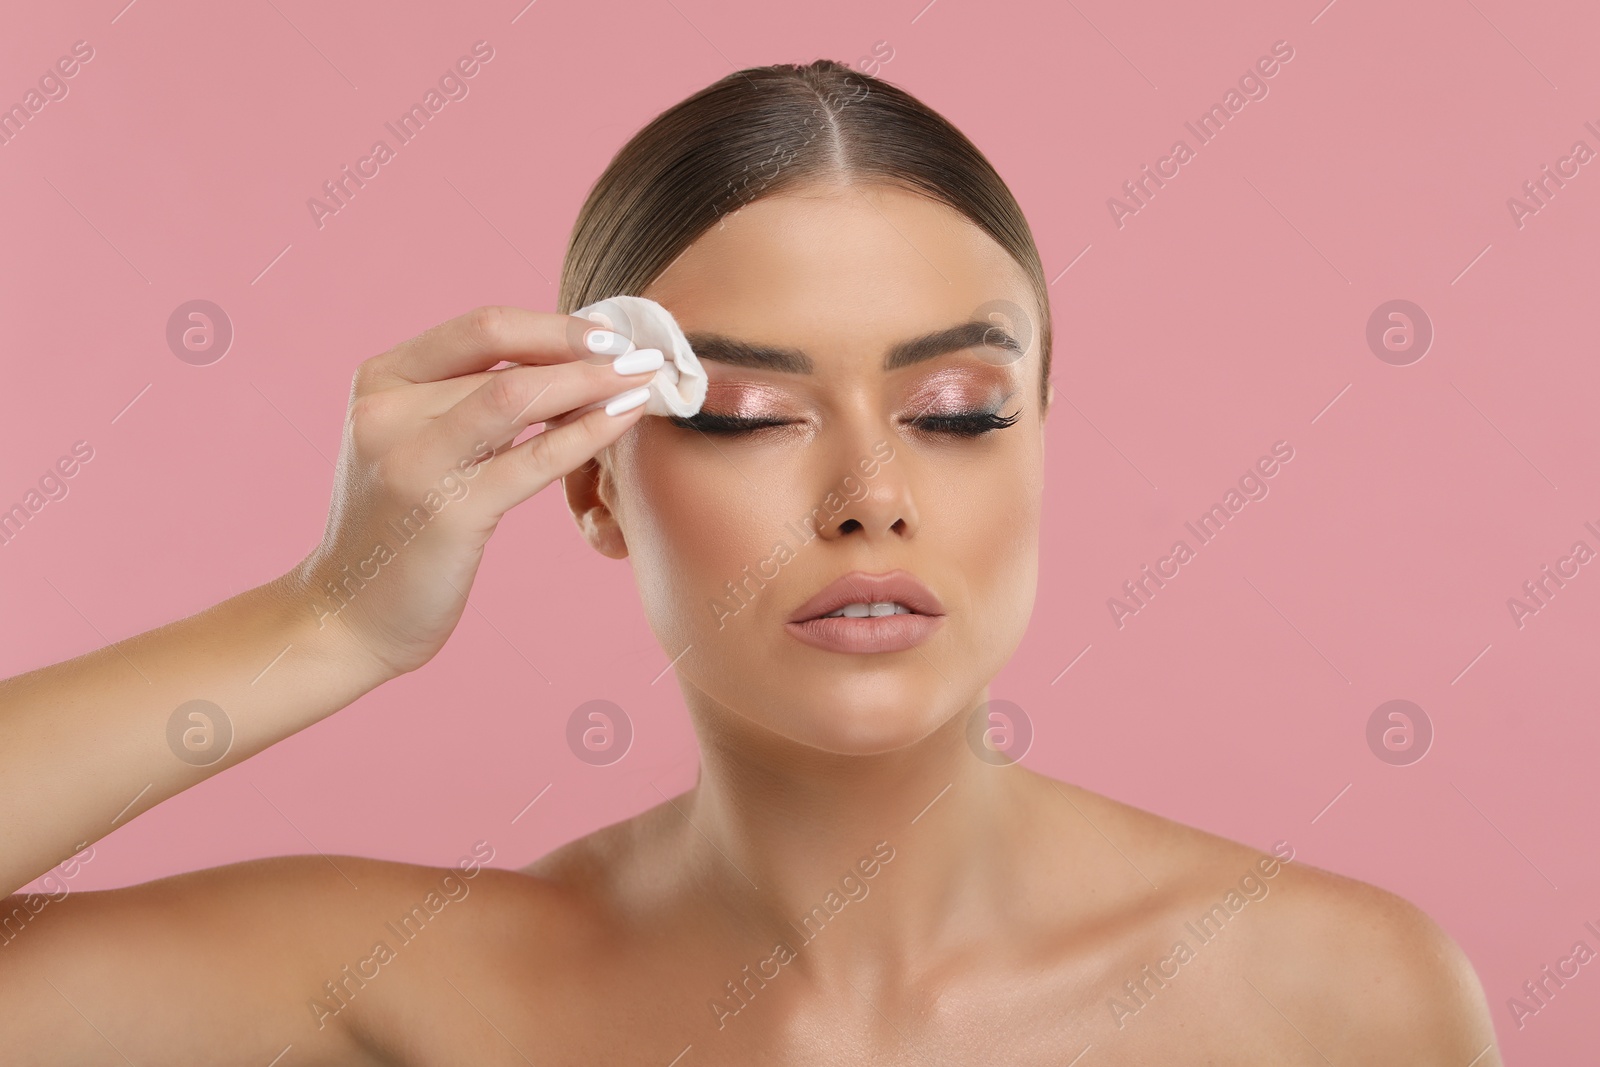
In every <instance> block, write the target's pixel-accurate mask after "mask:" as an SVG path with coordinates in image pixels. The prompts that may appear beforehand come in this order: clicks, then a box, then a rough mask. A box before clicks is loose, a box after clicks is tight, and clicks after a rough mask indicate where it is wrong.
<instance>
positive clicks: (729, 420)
mask: <svg viewBox="0 0 1600 1067" xmlns="http://www.w3.org/2000/svg"><path fill="white" fill-rule="evenodd" d="M667 421H668V422H670V423H672V425H674V426H680V427H682V428H683V429H685V430H699V431H700V432H701V433H707V434H716V435H719V436H723V437H735V436H738V435H739V434H746V433H753V432H755V431H756V430H765V429H768V428H770V427H773V426H786V425H788V420H786V419H750V418H742V417H740V416H738V415H719V414H717V413H716V412H714V411H701V412H699V413H697V414H695V415H693V416H691V417H689V418H687V419H686V418H683V417H682V416H680V415H670V416H668V417H667Z"/></svg>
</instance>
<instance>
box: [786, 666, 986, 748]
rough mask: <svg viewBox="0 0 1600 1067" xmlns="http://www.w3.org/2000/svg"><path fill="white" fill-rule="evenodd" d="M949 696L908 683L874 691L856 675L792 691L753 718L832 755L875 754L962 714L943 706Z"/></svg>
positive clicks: (903, 744) (909, 743)
mask: <svg viewBox="0 0 1600 1067" xmlns="http://www.w3.org/2000/svg"><path fill="white" fill-rule="evenodd" d="M939 688H941V689H943V688H945V687H944V686H943V685H942V684H941V685H940V687H939ZM795 697H798V698H799V699H798V700H796V699H795ZM947 700H948V696H945V697H943V698H942V699H940V700H939V701H938V702H935V699H934V694H932V693H925V692H922V691H921V689H920V687H907V686H896V687H890V690H889V691H888V692H885V693H882V694H881V695H873V694H869V693H865V692H863V686H862V684H861V683H860V682H859V681H853V682H851V681H847V682H846V683H845V684H844V685H841V686H828V687H821V688H820V691H816V692H813V691H810V690H809V689H807V690H806V691H803V692H802V693H791V694H789V700H788V701H784V702H782V703H778V702H775V703H774V704H771V705H768V706H769V707H771V708H773V709H774V711H776V712H778V714H777V715H770V716H763V718H762V719H761V720H756V724H757V725H758V726H761V727H763V728H765V729H768V730H771V731H772V732H774V733H777V734H779V735H781V736H783V737H785V738H787V739H788V740H790V741H793V742H795V743H796V744H801V745H805V746H806V747H808V748H814V749H817V750H819V751H822V752H827V753H830V754H833V755H839V756H878V755H883V754H885V753H889V752H894V751H897V750H899V749H903V748H908V747H910V746H912V745H915V744H917V743H918V742H920V741H922V740H924V739H926V738H927V737H928V736H929V735H930V734H933V733H934V732H935V731H937V730H938V729H939V728H940V727H941V726H943V725H945V723H947V722H949V721H950V719H951V718H952V717H953V716H955V715H958V714H960V712H961V708H959V707H948V708H946V707H944V706H942V705H943V703H944V701H947ZM791 701H792V702H791Z"/></svg>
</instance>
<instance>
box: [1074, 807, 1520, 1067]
mask: <svg viewBox="0 0 1600 1067" xmlns="http://www.w3.org/2000/svg"><path fill="white" fill-rule="evenodd" d="M1049 784H1050V786H1051V787H1052V788H1053V789H1054V791H1055V792H1056V793H1058V794H1059V795H1060V796H1061V797H1062V799H1063V800H1064V801H1066V802H1067V804H1068V805H1069V809H1068V810H1070V811H1071V812H1072V813H1073V816H1072V817H1075V818H1081V819H1083V820H1086V821H1088V822H1090V823H1092V824H1093V826H1094V828H1095V830H1096V831H1097V833H1098V835H1099V836H1102V837H1104V838H1105V839H1106V840H1107V841H1108V842H1109V843H1110V844H1112V845H1114V846H1115V847H1116V849H1118V850H1119V851H1120V852H1121V853H1123V857H1122V862H1124V863H1126V864H1128V865H1129V866H1136V867H1137V868H1139V870H1140V873H1141V875H1142V876H1143V883H1144V891H1143V892H1142V893H1140V894H1138V895H1137V899H1136V900H1133V902H1132V903H1131V904H1130V906H1131V907H1133V908H1136V909H1137V911H1138V912H1139V914H1140V915H1141V916H1142V923H1143V925H1146V926H1148V927H1149V928H1151V929H1152V930H1157V929H1159V930H1160V931H1162V932H1163V933H1161V934H1159V935H1154V936H1153V938H1152V940H1154V941H1162V940H1164V943H1165V944H1167V945H1170V946H1172V947H1173V948H1176V947H1177V945H1178V943H1180V942H1181V943H1182V945H1183V949H1184V951H1183V952H1182V953H1179V952H1171V953H1170V954H1167V955H1165V956H1164V957H1162V958H1161V959H1160V960H1159V961H1158V967H1157V970H1158V971H1160V964H1162V963H1164V964H1166V966H1167V970H1164V971H1160V974H1167V973H1169V972H1170V973H1171V974H1173V975H1176V974H1179V973H1181V972H1182V971H1183V970H1185V969H1189V966H1188V961H1189V960H1190V959H1193V960H1195V961H1196V962H1197V963H1198V965H1199V967H1201V968H1204V969H1207V970H1209V971H1210V972H1211V973H1212V975H1213V977H1215V978H1220V979H1222V981H1220V982H1209V983H1193V984H1192V985H1190V986H1189V987H1187V988H1186V989H1185V991H1184V992H1183V994H1182V995H1183V996H1184V997H1186V998H1195V989H1197V988H1198V989H1203V990H1205V991H1206V995H1208V996H1212V997H1214V1000H1213V1001H1212V1002H1211V1003H1208V1004H1206V1005H1205V1009H1206V1010H1213V1011H1215V1012H1217V1013H1219V1014H1222V1015H1225V1016H1226V1017H1229V1018H1232V1019H1234V1020H1260V1022H1261V1031H1262V1032H1269V1031H1271V1029H1272V1028H1273V1027H1277V1028H1278V1029H1279V1031H1281V1033H1282V1034H1283V1035H1285V1037H1286V1039H1287V1040H1289V1041H1290V1042H1291V1043H1293V1042H1294V1041H1301V1042H1303V1043H1310V1044H1311V1045H1312V1046H1314V1047H1315V1048H1316V1049H1317V1050H1318V1051H1319V1052H1320V1053H1321V1054H1322V1055H1324V1056H1328V1057H1332V1058H1334V1059H1335V1060H1336V1061H1337V1060H1339V1058H1340V1055H1341V1054H1342V1055H1343V1056H1344V1058H1346V1059H1352V1061H1353V1062H1374V1063H1377V1062H1384V1063H1387V1062H1402V1061H1403V1062H1406V1063H1408V1064H1420V1065H1430V1064H1440V1065H1451V1067H1467V1065H1468V1064H1469V1063H1470V1064H1472V1067H1491V1065H1498V1064H1499V1063H1500V1059H1499V1056H1498V1052H1497V1051H1496V1050H1495V1049H1494V1048H1493V1045H1494V1030H1493V1026H1492V1024H1491V1022H1490V1019H1489V1013H1488V1006H1487V1003H1486V1001H1485V998H1484V995H1483V989H1482V986H1481V984H1480V982H1479V980H1478V977H1477V974H1476V972H1475V971H1474V970H1473V968H1472V965H1471V963H1470V961H1469V960H1468V959H1467V956H1466V954H1465V953H1464V952H1463V951H1462V950H1461V948H1460V946H1459V945H1458V944H1456V942H1455V941H1454V939H1452V938H1451V937H1450V935H1449V934H1448V933H1446V932H1445V931H1444V930H1443V929H1442V928H1441V927H1440V926H1439V924H1438V923H1436V922H1435V921H1434V920H1433V919H1432V918H1430V917H1429V916H1428V915H1427V914H1426V913H1425V912H1424V911H1423V910H1422V909H1421V908H1419V907H1417V906H1416V905H1415V904H1412V903H1411V902H1410V901H1407V900H1406V899H1404V898H1403V897H1401V896H1399V895H1397V894H1395V893H1392V892H1389V891H1388V890H1385V889H1381V888H1379V887H1377V886H1374V885H1371V884H1368V883H1366V882H1362V881H1359V880H1357V879H1354V878H1348V877H1345V876H1343V875H1339V874H1335V873H1332V872H1330V871H1326V870H1322V869H1320V868H1317V867H1313V866H1311V865H1309V864H1307V863H1306V862H1305V861H1304V859H1303V858H1302V857H1300V856H1299V855H1298V854H1297V852H1296V848H1295V842H1292V841H1288V840H1280V841H1277V842H1274V843H1273V846H1272V848H1271V849H1270V850H1268V851H1263V850H1260V849H1255V848H1252V847H1250V846H1248V845H1244V844H1241V843H1239V842H1236V841H1232V840H1229V839H1227V838H1224V837H1220V836H1218V835H1216V834H1211V833H1207V832H1205V831H1203V830H1199V829H1196V828H1194V827H1190V826H1185V825H1183V824H1181V823H1178V822H1175V821H1173V820H1170V819H1167V818H1164V817H1162V816H1159V815H1156V814H1154V813H1152V812H1149V811H1144V810H1142V809H1139V808H1136V807H1133V806H1131V805H1128V804H1123V803H1121V802H1118V801H1115V800H1112V799H1110V798H1108V797H1105V796H1102V795H1100V794H1096V793H1093V792H1090V791H1088V790H1084V789H1081V788H1079V787H1076V786H1072V785H1069V784H1067V783H1064V782H1051V783H1049ZM1131 898H1132V895H1130V899H1131ZM1148 944H1149V942H1147V943H1146V945H1147V946H1148ZM1145 951H1147V952H1148V947H1146V949H1145ZM1199 961H1204V962H1199ZM1159 976H1160V975H1159V974H1158V975H1157V977H1159ZM1181 984H1182V983H1181V981H1180V982H1175V983H1174V988H1177V987H1178V986H1180V985H1181ZM1155 989H1156V987H1155V985H1153V984H1151V985H1149V986H1148V989H1147V990H1146V993H1145V995H1147V996H1151V997H1152V1003H1154V999H1153V998H1154V997H1160V996H1163V995H1165V996H1167V998H1168V999H1169V1000H1172V999H1175V998H1176V997H1177V996H1178V994H1176V993H1171V992H1167V991H1166V989H1165V987H1163V991H1162V992H1155ZM1138 992H1139V991H1138V988H1137V987H1136V989H1135V990H1134V991H1133V993H1134V995H1135V996H1137V995H1138ZM1197 1000H1198V998H1196V999H1195V1000H1191V1003H1192V1004H1194V1006H1195V1007H1197V1008H1198V1007H1200V1006H1201V1005H1200V1004H1199V1003H1197ZM1127 1006H1128V1008H1129V1009H1130V1011H1131V1012H1138V1011H1139V1010H1140V1007H1141V1005H1140V1004H1138V1003H1135V1002H1134V1000H1132V999H1128V1000H1127ZM1153 1014H1154V1013H1153ZM1301 1047H1302V1048H1304V1044H1302V1045H1301Z"/></svg>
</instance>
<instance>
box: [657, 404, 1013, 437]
mask: <svg viewBox="0 0 1600 1067" xmlns="http://www.w3.org/2000/svg"><path fill="white" fill-rule="evenodd" d="M1021 417H1022V412H1021V411H1018V412H1017V413H1016V414H1015V415H1001V414H999V413H998V412H994V411H961V412H955V413H953V414H949V415H922V416H919V417H918V418H915V419H910V420H908V422H909V424H910V425H912V426H916V427H918V428H919V429H922V430H925V431H927V432H928V433H940V434H947V435H949V436H951V437H969V438H970V437H981V436H983V435H984V434H986V433H990V432H992V431H994V430H1003V429H1005V428H1006V427H1008V426H1010V425H1012V424H1013V423H1015V422H1016V421H1017V419H1019V418H1021ZM669 421H670V422H671V423H672V424H673V425H674V426H681V427H683V428H684V429H686V430H699V431H700V432H702V433H707V434H715V435H718V436H724V437H737V436H740V435H742V434H748V433H754V432H755V431H757V430H765V429H770V428H772V427H774V426H785V425H788V424H787V423H786V422H784V421H782V420H777V419H741V418H739V417H737V416H734V415H718V414H716V413H715V412H709V411H702V412H700V413H699V414H698V415H695V416H693V417H692V418H687V419H685V418H681V417H679V416H676V415H674V416H670V417H669Z"/></svg>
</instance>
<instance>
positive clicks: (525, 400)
mask: <svg viewBox="0 0 1600 1067" xmlns="http://www.w3.org/2000/svg"><path fill="white" fill-rule="evenodd" d="M597 335H598V336H597ZM586 338H587V339H588V340H589V341H590V342H591V344H592V346H593V347H592V348H591V347H590V345H586V344H585V340H586ZM621 347H631V346H628V345H627V342H626V341H620V343H619V340H618V339H617V338H616V337H615V335H612V334H609V333H607V332H605V331H604V330H603V329H602V327H599V326H597V325H595V324H593V323H589V322H586V321H585V320H583V319H579V318H575V317H573V316H571V315H562V314H556V313H547V312H535V311H525V310H522V309H520V308H513V307H481V308H478V309H476V310H474V311H471V312H468V313H467V314H465V315H462V316H460V317H459V318H455V319H451V320H450V321H448V322H445V323H442V324H440V325H438V326H435V327H434V328H432V329H430V330H428V331H427V332H425V333H423V334H421V335H420V336H417V337H414V338H412V339H411V340H409V341H406V342H405V343H403V344H400V345H398V346H396V347H395V348H393V349H391V350H390V351H388V352H385V353H384V354H383V355H381V356H374V357H373V358H371V359H369V360H367V361H366V362H364V363H362V364H361V366H360V367H358V368H357V369H356V374H355V379H354V382H353V383H352V386H351V390H350V407H349V413H348V415H347V416H346V418H345V427H344V440H343V443H342V444H341V446H340V452H339V463H338V468H337V472H336V474H335V480H334V489H333V502H332V505H331V506H330V508H329V513H328V524H327V527H326V529H325V531H324V533H323V538H322V543H321V544H320V545H319V546H318V547H317V548H316V549H315V550H314V551H313V552H312V553H311V554H310V555H309V556H307V557H306V559H305V560H304V561H303V562H302V563H301V564H300V565H299V566H298V567H297V568H295V571H294V572H293V573H292V574H291V575H290V576H289V577H290V578H291V579H292V580H293V585H294V587H295V588H296V589H297V590H300V591H302V592H303V595H304V597H305V599H306V611H307V613H308V617H309V616H310V615H315V617H316V618H317V619H318V621H319V623H320V625H321V626H329V625H339V626H341V627H343V628H344V630H345V631H346V632H347V633H348V634H350V635H351V636H352V637H354V638H355V640H356V641H358V642H359V643H360V644H361V645H362V646H364V647H365V648H366V650H367V651H368V652H370V653H371V654H372V656H373V657H375V658H376V660H377V661H378V662H379V664H380V665H381V666H382V667H383V668H384V669H386V670H387V671H388V672H390V673H392V674H395V675H398V674H403V673H405V672H407V671H412V670H415V669H417V668H418V667H420V666H422V665H423V664H424V663H426V662H427V661H428V660H429V659H431V658H432V657H433V655H434V654H435V653H436V652H438V651H439V649H440V648H441V647H443V645H444V643H445V640H446V639H447V638H448V637H449V636H450V633H451V631H453V630H454V629H455V626H456V623H457V622H458V621H459V620H460V618H461V613H462V610H463V609H464V608H465V606H466V600H467V593H468V591H469V590H470V589H471V587H472V581H473V577H474V576H475V575H476V574H477V570H478V563H479V561H480V560H481V559H482V558H483V547H484V545H485V543H487V541H488V540H489V536H490V534H492V533H494V530H495V526H496V525H497V524H498V523H499V522H500V518H501V516H503V515H504V514H505V513H506V512H507V511H508V510H510V509H511V508H512V507H514V506H515V505H517V504H519V503H521V502H522V501H524V500H526V499H528V497H530V496H532V495H533V494H534V493H537V492H538V491H539V490H541V489H543V488H544V487H545V486H547V485H549V484H550V483H551V482H553V481H555V480H556V479H558V478H560V477H562V476H563V475H565V474H567V473H568V472H570V471H572V470H575V469H576V468H578V467H580V466H582V465H583V464H584V463H586V462H588V461H589V460H590V459H591V458H592V457H594V455H595V454H596V453H597V452H599V451H600V450H601V449H603V448H605V447H606V446H607V445H609V444H611V443H612V442H613V441H615V440H617V438H619V437H620V436H622V433H623V431H625V430H627V428H628V427H629V426H632V425H633V424H634V423H635V422H636V421H637V420H638V419H639V417H640V416H641V415H642V413H643V411H644V408H643V406H642V405H643V399H644V396H643V390H642V388H641V387H643V386H645V385H647V384H648V383H649V381H650V377H651V375H652V374H653V373H654V370H655V368H656V367H658V366H660V365H661V355H660V353H659V352H656V353H655V355H654V357H653V362H652V359H651V357H650V355H649V352H653V351H654V350H638V351H635V352H632V353H629V354H628V355H627V356H626V357H624V362H623V365H622V366H620V367H618V366H616V365H614V364H613V361H612V357H611V356H609V355H597V354H596V353H595V351H594V349H598V350H600V351H601V352H616V351H619V350H620V348H621ZM502 360H510V361H514V362H515V363H517V364H519V365H518V366H513V367H507V368H504V369H501V370H493V369H491V368H493V367H494V366H495V365H496V364H497V363H499V362H501V361H502ZM630 361H631V365H629V363H630ZM641 364H643V369H640V365H641ZM625 370H634V371H636V373H620V372H619V371H625ZM630 391H631V392H633V393H635V394H638V395H635V396H633V397H627V398H619V399H631V400H634V401H636V403H635V404H634V405H633V406H632V407H630V408H628V410H626V411H622V412H620V413H618V414H615V415H612V414H608V413H607V412H606V410H605V409H604V408H596V409H595V410H592V411H588V412H585V413H583V414H581V415H578V416H577V417H575V418H573V417H569V418H567V419H562V420H557V416H560V415H563V414H564V413H571V412H572V411H573V409H576V408H581V407H583V406H584V405H587V404H592V403H596V402H602V401H604V400H606V398H609V397H613V396H617V395H618V394H622V393H626V392H630ZM615 406H617V405H613V407H615ZM552 420H555V421H554V422H552ZM541 422H544V423H550V425H547V427H546V428H545V430H544V431H543V432H541V433H539V434H536V435H535V436H533V437H531V438H529V439H528V440H526V441H523V442H521V443H520V444H516V445H513V444H512V441H513V440H514V439H515V438H516V436H517V435H518V434H519V433H520V432H521V431H523V430H524V429H526V428H527V427H529V426H531V425H533V424H534V423H541Z"/></svg>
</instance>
